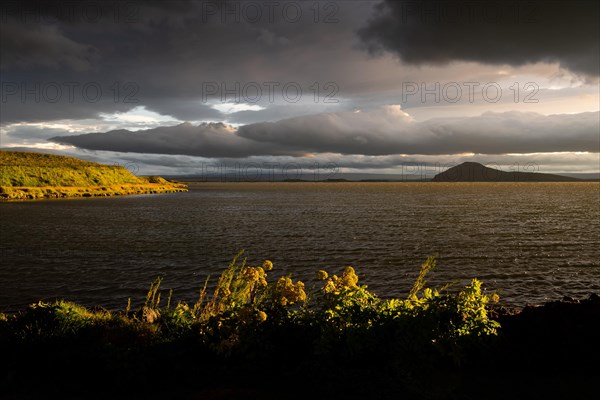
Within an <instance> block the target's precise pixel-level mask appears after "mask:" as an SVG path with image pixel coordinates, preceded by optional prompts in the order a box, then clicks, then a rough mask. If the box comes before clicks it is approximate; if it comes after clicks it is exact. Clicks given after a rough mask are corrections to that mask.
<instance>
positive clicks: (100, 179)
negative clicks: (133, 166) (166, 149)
mask: <svg viewBox="0 0 600 400" xmlns="http://www.w3.org/2000/svg"><path fill="white" fill-rule="evenodd" d="M187 190H188V187H187V184H185V183H180V182H172V181H168V180H166V179H164V178H161V177H159V176H149V177H143V176H135V175H134V174H132V173H131V172H129V171H128V170H127V169H126V168H124V167H121V166H117V165H104V164H99V163H94V162H89V161H84V160H79V159H76V158H72V157H65V156H55V155H50V154H42V153H26V152H15V151H6V150H2V151H0V201H21V200H39V199H60V198H71V197H107V196H123V195H131V194H155V193H176V192H187Z"/></svg>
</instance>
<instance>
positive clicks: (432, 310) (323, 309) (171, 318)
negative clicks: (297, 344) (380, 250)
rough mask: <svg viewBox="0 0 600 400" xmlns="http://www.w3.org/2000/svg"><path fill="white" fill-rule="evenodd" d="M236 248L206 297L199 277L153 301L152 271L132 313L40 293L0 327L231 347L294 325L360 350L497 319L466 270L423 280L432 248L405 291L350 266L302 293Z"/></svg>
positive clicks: (36, 334) (452, 340) (449, 339)
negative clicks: (378, 290) (190, 291)
mask: <svg viewBox="0 0 600 400" xmlns="http://www.w3.org/2000/svg"><path fill="white" fill-rule="evenodd" d="M242 255H243V252H241V253H240V254H238V255H237V256H236V257H235V258H234V259H233V261H232V262H231V264H230V265H229V267H228V268H227V269H225V270H224V271H223V273H222V274H221V275H220V277H219V279H218V282H217V284H216V287H215V289H214V292H213V294H212V295H211V296H208V295H207V293H206V292H207V287H208V283H209V280H208V279H207V281H206V282H205V284H204V286H203V288H202V289H201V291H200V296H199V298H198V301H197V302H196V303H194V304H193V305H188V304H187V303H184V302H179V303H177V305H176V306H175V307H172V306H171V297H172V290H171V291H169V292H167V295H168V301H167V302H166V305H162V306H161V297H162V291H161V284H162V278H160V277H159V278H157V279H156V280H154V281H153V282H152V283H151V285H150V287H149V290H148V293H147V295H146V298H145V301H144V302H143V305H142V306H141V307H140V308H139V309H138V310H137V311H135V312H131V311H130V308H131V302H130V301H129V302H128V305H127V309H126V311H125V312H124V313H110V312H108V311H104V310H100V311H90V310H88V309H87V308H85V307H82V306H79V305H77V304H74V303H71V302H66V301H58V302H55V303H52V304H50V303H41V302H40V303H38V304H34V305H32V306H30V307H29V308H28V309H27V310H25V311H24V312H22V313H19V314H17V315H14V316H4V315H0V332H6V331H10V332H12V333H11V335H10V336H12V337H16V338H19V339H21V340H30V339H33V338H48V337H68V336H73V335H78V334H79V333H80V332H82V331H89V330H94V329H101V327H104V328H102V329H108V330H109V331H110V330H114V329H117V330H119V329H128V330H130V331H131V330H132V329H133V331H135V332H139V333H140V334H142V336H144V337H148V338H150V340H155V341H159V342H160V341H171V340H175V339H176V338H180V337H184V336H190V335H192V336H194V335H196V336H197V335H200V336H199V337H200V338H201V339H202V341H204V342H205V343H208V344H210V347H211V348H212V349H213V350H215V351H217V352H231V351H233V350H234V349H236V348H243V347H244V346H247V344H248V343H255V342H256V339H255V337H254V336H255V335H256V334H257V333H256V332H257V331H260V330H264V329H272V330H273V329H274V330H275V331H276V330H277V329H283V328H282V327H285V326H288V327H290V326H295V327H297V328H294V329H301V330H302V329H311V332H312V334H313V335H314V337H313V339H312V340H313V342H314V343H315V345H316V346H317V347H318V348H320V349H321V350H322V351H325V350H324V349H329V350H327V351H331V349H332V348H333V347H336V346H338V345H339V343H342V342H346V346H347V348H350V349H353V350H352V351H359V352H360V351H366V350H365V349H366V348H369V346H371V347H372V348H376V347H377V346H378V344H377V343H379V342H380V341H381V340H384V339H382V337H386V338H388V339H385V340H390V339H389V338H390V337H391V338H395V339H393V340H395V341H396V343H397V344H398V343H403V342H406V341H408V342H410V343H412V345H411V346H413V347H415V346H416V348H419V346H421V347H427V346H431V344H435V343H437V344H444V343H446V344H451V345H454V344H456V343H458V342H457V341H458V339H459V338H462V337H482V336H489V335H495V334H496V333H497V329H498V327H499V324H498V323H497V322H496V321H494V320H491V319H490V318H489V317H488V313H487V306H488V304H489V303H490V302H491V301H496V300H497V296H496V295H493V296H488V295H486V294H484V293H483V292H482V290H481V282H480V281H478V280H476V279H474V280H473V281H472V282H471V284H470V285H468V286H466V287H465V288H464V289H463V290H461V291H460V292H458V293H456V294H451V293H447V292H445V291H444V290H436V289H431V288H428V287H425V277H426V275H427V273H428V272H429V271H430V270H431V269H432V268H433V267H434V266H435V259H434V258H432V257H430V258H428V259H427V260H426V262H425V263H423V265H422V266H421V270H420V273H419V275H418V277H417V279H416V281H415V284H414V286H413V289H412V290H411V291H410V293H409V296H408V297H407V298H406V299H389V300H381V299H380V298H378V297H377V296H376V295H375V294H373V293H371V292H369V291H368V290H367V287H366V286H364V285H359V284H358V282H359V278H358V275H357V274H356V272H355V270H354V268H353V267H346V268H345V269H344V270H343V272H342V274H340V275H339V276H337V275H333V276H331V277H329V276H330V275H329V274H328V273H327V272H326V271H319V272H318V276H319V278H320V279H322V281H323V284H322V287H320V288H316V289H315V290H313V291H312V292H310V293H308V294H307V292H306V291H305V288H304V284H303V283H302V282H300V281H297V282H294V281H293V280H292V278H291V277H289V276H287V277H280V278H278V279H275V280H272V281H270V282H269V281H268V280H267V278H268V276H267V271H270V270H271V269H272V267H273V263H272V262H271V261H268V260H267V261H265V262H264V263H263V264H262V265H259V266H251V265H248V263H247V260H246V259H242V258H241V257H242ZM107 327H109V328H107ZM268 327H272V328H268ZM286 329H287V328H286ZM117 336H118V335H117ZM240 346H241V347H240ZM332 346H333V347H332ZM403 351H404V350H403Z"/></svg>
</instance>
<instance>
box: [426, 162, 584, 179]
mask: <svg viewBox="0 0 600 400" xmlns="http://www.w3.org/2000/svg"><path fill="white" fill-rule="evenodd" d="M432 181H433V182H582V180H581V179H577V178H572V177H568V176H562V175H552V174H542V173H537V172H520V171H519V172H517V171H512V172H505V171H501V170H499V169H494V168H488V167H486V166H485V165H482V164H479V163H476V162H465V163H462V164H460V165H457V166H455V167H452V168H449V169H447V170H446V171H444V172H442V173H439V174H437V175H436V176H434V177H433V179H432Z"/></svg>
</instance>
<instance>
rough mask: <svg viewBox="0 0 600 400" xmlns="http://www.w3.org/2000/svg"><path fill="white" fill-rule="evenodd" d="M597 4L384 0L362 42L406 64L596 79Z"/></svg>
mask: <svg viewBox="0 0 600 400" xmlns="http://www.w3.org/2000/svg"><path fill="white" fill-rule="evenodd" d="M598 5H599V3H598V2H597V1H587V0H578V1H567V2H565V1H545V0H534V1H531V0H528V1H498V0H493V1H464V0H433V1H432V0H425V1H398V0H385V1H384V2H382V4H381V5H380V6H379V10H378V13H377V14H376V16H375V17H374V18H372V19H371V20H370V22H369V23H368V24H367V26H366V27H364V28H362V29H361V30H360V35H361V37H362V39H363V40H364V42H365V43H366V44H367V45H368V46H369V48H370V50H371V51H374V52H377V51H380V50H382V49H383V50H388V51H392V52H395V53H397V54H398V55H399V56H400V57H401V58H402V60H403V61H404V62H405V63H408V64H444V63H447V62H450V61H475V62H481V63H487V64H510V65H514V66H519V65H523V64H527V63H535V62H559V63H560V65H561V66H562V67H565V68H568V69H570V70H572V71H574V72H578V73H582V74H586V75H588V76H592V77H597V76H598V73H599V71H598V68H599V53H600V49H599V44H598V43H599V40H600V39H599V38H600V32H599V22H598V21H599V13H598V8H599V6H598Z"/></svg>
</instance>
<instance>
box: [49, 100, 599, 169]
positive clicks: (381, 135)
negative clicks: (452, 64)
mask: <svg viewBox="0 0 600 400" xmlns="http://www.w3.org/2000/svg"><path fill="white" fill-rule="evenodd" d="M599 130H600V125H599V113H598V112H588V113H581V114H574V115H570V114H565V115H549V116H544V115H540V114H536V113H521V112H507V113H491V112H490V113H485V114H483V115H481V116H478V117H471V118H437V119H430V120H427V121H424V122H416V121H414V120H413V119H412V118H411V117H410V115H409V114H407V113H405V112H404V111H402V110H401V108H400V107H399V106H388V107H385V108H383V109H378V110H373V111H366V112H361V111H355V112H340V113H326V114H317V115H308V116H302V117H295V118H289V119H284V120H281V121H278V122H267V123H256V124H250V125H244V126H241V127H239V128H238V129H235V128H233V127H231V126H228V125H225V124H222V123H217V124H201V125H199V126H194V125H192V124H189V123H184V124H181V125H177V126H173V127H161V128H155V129H151V130H146V131H141V132H130V131H126V130H121V131H111V132H105V133H90V134H84V135H76V136H61V137H54V138H52V139H50V140H52V141H54V142H56V143H60V144H70V145H74V146H77V147H80V148H83V149H89V150H105V151H119V152H133V153H162V154H181V155H190V156H200V157H208V158H218V157H231V158H235V157H250V156H278V155H288V156H301V155H305V154H320V153H339V154H363V155H391V154H423V155H442V154H461V153H483V154H504V153H536V152H557V151H570V152H598V151H599V150H600V149H599V148H598V132H599ZM565 132H568V133H569V134H568V136H567V135H565Z"/></svg>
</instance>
